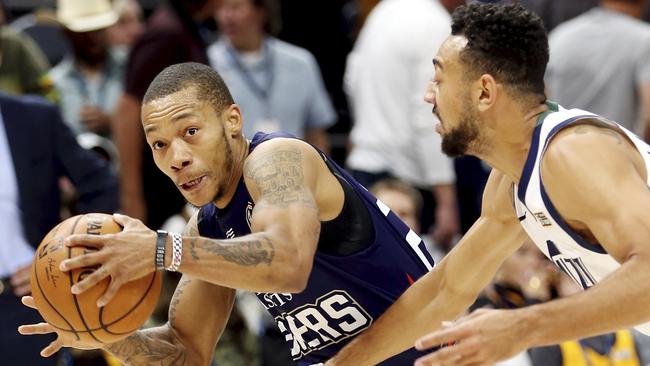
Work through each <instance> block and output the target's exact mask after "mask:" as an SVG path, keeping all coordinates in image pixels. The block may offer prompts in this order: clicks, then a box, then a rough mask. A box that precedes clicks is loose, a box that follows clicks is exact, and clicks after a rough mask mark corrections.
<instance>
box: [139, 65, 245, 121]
mask: <svg viewBox="0 0 650 366" xmlns="http://www.w3.org/2000/svg"><path fill="white" fill-rule="evenodd" d="M190 87H193V88H196V98H197V100H200V101H205V102H208V103H210V104H212V106H213V107H214V110H215V111H216V112H218V113H219V112H222V111H223V110H224V109H226V108H228V107H230V105H231V104H233V103H234V101H233V98H232V95H231V94H230V90H228V87H227V86H226V83H224V81H223V79H222V78H221V76H220V75H219V73H217V72H216V71H215V70H214V69H213V68H211V67H210V66H207V65H203V64H199V63H196V62H185V63H181V64H176V65H171V66H168V67H167V68H165V69H164V70H163V71H161V72H160V74H158V76H156V77H155V78H154V79H153V81H152V82H151V84H149V88H147V92H146V93H145V94H144V98H142V103H143V104H147V103H149V102H151V101H154V100H156V99H160V98H164V97H166V96H168V95H171V94H174V93H177V92H179V91H181V90H183V89H185V88H190Z"/></svg>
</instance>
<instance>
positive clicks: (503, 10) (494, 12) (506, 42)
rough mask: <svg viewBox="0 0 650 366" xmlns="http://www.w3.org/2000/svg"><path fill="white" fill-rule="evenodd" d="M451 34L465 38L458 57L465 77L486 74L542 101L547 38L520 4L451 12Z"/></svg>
mask: <svg viewBox="0 0 650 366" xmlns="http://www.w3.org/2000/svg"><path fill="white" fill-rule="evenodd" d="M451 34H452V35H462V36H464V37H465V38H467V41H468V42H467V46H466V47H465V48H464V49H463V51H461V54H460V57H461V60H462V62H464V63H465V64H466V65H467V66H469V67H468V69H469V70H468V71H469V73H468V77H473V78H475V77H478V75H481V74H486V73H487V74H490V75H492V76H493V77H494V78H495V79H496V80H497V82H500V83H504V84H507V85H509V86H510V87H511V88H513V89H514V90H515V91H516V92H517V93H532V94H535V95H539V96H541V97H542V98H543V99H545V97H544V72H545V70H546V64H547V63H548V37H547V34H546V29H545V28H544V25H543V23H542V20H541V19H540V18H539V17H538V16H537V15H535V14H534V13H532V12H531V11H529V10H527V9H526V8H524V7H523V6H521V5H519V4H507V5H503V4H481V3H474V4H471V5H468V6H461V7H458V8H456V11H454V12H453V14H452V25H451Z"/></svg>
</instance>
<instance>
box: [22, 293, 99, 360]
mask: <svg viewBox="0 0 650 366" xmlns="http://www.w3.org/2000/svg"><path fill="white" fill-rule="evenodd" d="M22 302H23V304H24V305H25V306H27V307H30V308H32V309H36V304H35V303H34V298H33V297H31V296H23V297H22ZM18 333H20V334H22V335H34V334H50V333H56V334H57V337H56V339H55V340H54V341H52V343H50V344H49V345H48V346H47V347H45V348H43V350H41V356H43V357H50V356H52V355H53V354H55V353H57V352H58V351H59V350H60V349H61V347H72V348H77V349H85V350H88V349H96V348H97V347H94V346H90V345H87V344H84V343H81V342H77V341H74V340H71V339H69V337H66V336H65V335H64V334H62V333H60V332H57V330H56V328H54V327H53V326H52V325H50V324H49V323H38V324H29V325H21V326H19V327H18Z"/></svg>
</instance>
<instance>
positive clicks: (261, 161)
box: [244, 149, 316, 207]
mask: <svg viewBox="0 0 650 366" xmlns="http://www.w3.org/2000/svg"><path fill="white" fill-rule="evenodd" d="M244 174H245V175H246V177H247V178H249V179H251V180H252V181H253V182H254V183H255V186H256V187H257V189H258V190H259V191H260V194H261V197H262V199H263V201H264V202H265V203H268V204H272V205H274V206H279V207H286V206H288V205H291V204H296V203H298V204H303V205H307V206H310V207H316V206H315V203H314V200H313V197H312V196H311V195H310V194H309V191H308V190H307V189H306V187H305V179H304V172H303V169H302V154H301V152H300V151H299V150H297V149H287V150H280V151H275V152H273V153H270V154H268V155H265V156H261V157H258V158H255V159H252V160H248V161H247V162H246V165H245V167H244Z"/></svg>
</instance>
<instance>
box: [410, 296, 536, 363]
mask: <svg viewBox="0 0 650 366" xmlns="http://www.w3.org/2000/svg"><path fill="white" fill-rule="evenodd" d="M520 333H521V332H520V327H518V320H517V317H516V316H515V311H512V310H488V309H480V310H477V311H475V312H473V313H471V314H470V315H468V316H466V317H463V318H460V319H458V320H457V321H455V322H445V323H444V324H443V329H440V330H438V331H435V332H433V333H430V334H428V335H426V336H424V337H422V338H420V339H418V340H417V341H416V343H415V348H417V349H418V350H421V351H424V350H427V349H430V348H432V347H436V346H439V345H441V344H449V345H450V346H447V347H443V348H440V349H438V350H437V351H436V352H433V353H431V354H428V355H426V356H423V357H420V358H419V359H417V360H416V362H415V365H416V366H441V365H455V366H463V365H481V366H483V365H484V366H489V365H492V364H494V363H495V362H496V361H500V360H504V359H508V358H511V357H513V356H515V355H516V354H517V353H519V352H521V351H523V350H524V349H526V348H527V347H526V344H525V342H524V338H525V337H524V336H523V335H522V334H520Z"/></svg>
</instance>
